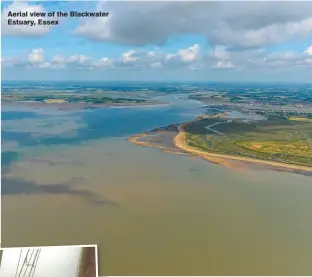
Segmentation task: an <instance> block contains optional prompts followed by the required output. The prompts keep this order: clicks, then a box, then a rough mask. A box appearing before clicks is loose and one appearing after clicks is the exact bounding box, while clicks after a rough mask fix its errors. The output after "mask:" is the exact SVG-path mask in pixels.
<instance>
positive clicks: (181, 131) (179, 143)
mask: <svg viewBox="0 0 312 277" xmlns="http://www.w3.org/2000/svg"><path fill="white" fill-rule="evenodd" d="M200 118H201V117H197V118H196V119H195V120H192V121H189V122H185V123H182V124H180V125H178V126H177V128H178V134H177V135H176V136H175V137H174V139H173V144H174V145H175V147H177V148H179V149H181V150H183V151H185V152H188V153H190V154H192V155H194V156H199V157H201V158H203V159H205V160H208V161H210V162H215V160H216V159H224V160H233V161H241V162H247V163H253V164H258V165H259V164H261V165H264V166H265V165H266V166H270V167H273V168H275V169H277V168H278V169H284V170H285V169H288V170H291V171H297V172H298V171H300V172H302V171H303V172H310V173H312V167H309V166H303V165H295V164H287V163H279V162H275V161H266V160H258V159H253V158H249V157H237V156H231V155H226V154H217V153H209V152H205V151H202V150H199V149H196V148H194V147H192V146H189V145H188V144H187V143H186V132H185V127H186V126H188V125H189V124H191V123H193V122H196V121H198V120H199V119H200Z"/></svg>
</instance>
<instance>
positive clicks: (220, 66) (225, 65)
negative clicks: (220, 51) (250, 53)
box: [215, 61, 235, 69]
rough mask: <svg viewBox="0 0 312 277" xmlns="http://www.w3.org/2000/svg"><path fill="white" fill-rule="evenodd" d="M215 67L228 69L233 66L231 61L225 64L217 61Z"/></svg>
mask: <svg viewBox="0 0 312 277" xmlns="http://www.w3.org/2000/svg"><path fill="white" fill-rule="evenodd" d="M215 67H216V68H219V69H230V68H234V67H235V66H234V65H233V64H232V62H231V61H227V62H224V61H219V62H218V63H217V64H216V66H215Z"/></svg>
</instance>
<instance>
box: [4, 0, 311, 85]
mask: <svg viewBox="0 0 312 277" xmlns="http://www.w3.org/2000/svg"><path fill="white" fill-rule="evenodd" d="M33 10H36V11H45V12H50V11H58V10H59V11H67V12H69V11H73V10H74V11H81V12H83V11H88V12H92V11H103V12H109V13H110V14H109V16H108V17H107V18H104V17H103V18H88V19H83V18H69V17H68V18H55V20H60V21H59V22H60V23H59V24H60V25H59V26H55V27H52V28H45V27H42V26H39V25H38V24H37V25H36V26H32V27H31V26H9V25H8V17H7V14H8V11H12V12H14V11H15V12H18V11H33ZM13 19H14V20H16V19H18V20H35V21H36V20H37V19H35V18H30V17H28V18H22V17H21V18H13ZM45 19H47V18H45ZM1 23H2V34H3V35H2V54H1V56H2V65H3V68H2V78H3V79H5V80H15V79H20V80H62V79H69V80H114V81H115V80H143V81H144V80H164V81H168V80H178V81H179V80H190V81H192V80H194V81H196V80H200V81H270V82H271V81H285V80H287V81H298V82H311V81H312V73H311V72H312V2H310V3H309V2H302V3H300V4H298V3H295V2H274V3H273V2H169V1H168V2H130V1H129V2H117V1H110V2H103V1H102V2H81V1H80V2H64V1H62V2H28V3H27V2H5V3H3V4H2V20H1Z"/></svg>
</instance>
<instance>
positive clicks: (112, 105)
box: [1, 100, 168, 109]
mask: <svg viewBox="0 0 312 277" xmlns="http://www.w3.org/2000/svg"><path fill="white" fill-rule="evenodd" d="M1 102H2V104H6V105H12V106H24V107H34V108H45V107H50V108H57V109H96V108H139V107H158V106H165V105H168V103H165V102H148V103H138V104H135V103H108V104H105V103H103V104H92V103H91V104H87V103H79V102H77V103H68V102H15V101H6V100H2V101H1Z"/></svg>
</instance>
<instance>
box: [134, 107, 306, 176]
mask: <svg viewBox="0 0 312 277" xmlns="http://www.w3.org/2000/svg"><path fill="white" fill-rule="evenodd" d="M226 115H227V114H226V113H222V114H217V115H202V116H199V117H197V118H196V119H194V120H191V121H188V122H185V123H182V124H173V125H170V126H167V127H163V128H157V129H155V130H152V131H150V132H145V133H142V134H138V135H134V136H131V137H129V139H128V141H129V142H131V143H134V144H136V145H139V146H143V147H155V148H158V149H161V150H162V151H163V152H166V153H171V154H179V155H188V156H198V157H201V158H203V159H205V160H207V161H209V162H212V163H216V164H220V165H222V166H224V167H227V168H232V169H236V170H243V169H246V168H248V167H249V168H250V167H252V168H258V169H265V168H266V169H271V170H276V171H287V172H293V173H298V174H303V175H309V176H312V167H308V166H300V165H294V164H286V163H279V162H274V161H265V160H257V159H253V158H249V157H238V156H231V155H225V154H216V153H209V152H205V151H202V150H200V149H197V148H195V147H192V146H190V145H188V144H187V142H186V131H185V128H186V127H187V126H188V125H189V124H192V123H194V122H196V121H199V120H201V119H205V118H217V117H224V116H226ZM163 137H166V138H167V139H169V140H170V141H171V143H172V145H170V146H166V145H164V143H163V141H162V139H161V138H163ZM157 138H158V139H157Z"/></svg>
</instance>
